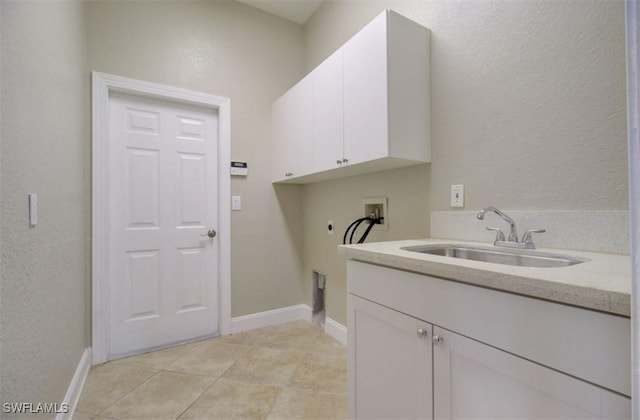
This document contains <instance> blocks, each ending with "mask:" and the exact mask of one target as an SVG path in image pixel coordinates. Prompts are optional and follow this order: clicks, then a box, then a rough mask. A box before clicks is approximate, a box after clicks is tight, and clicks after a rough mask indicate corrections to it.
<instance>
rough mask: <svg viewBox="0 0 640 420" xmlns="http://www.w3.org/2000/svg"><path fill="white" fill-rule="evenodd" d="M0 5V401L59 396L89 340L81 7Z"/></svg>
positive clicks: (71, 4) (72, 4) (51, 399)
mask: <svg viewBox="0 0 640 420" xmlns="http://www.w3.org/2000/svg"><path fill="white" fill-rule="evenodd" d="M0 10H1V13H0V14H1V18H0V19H1V24H0V27H1V39H2V45H1V57H2V61H1V73H2V81H1V89H2V99H1V106H2V123H1V125H2V137H1V138H0V159H1V160H0V182H1V185H0V188H1V194H0V214H1V215H2V217H1V218H0V230H1V232H2V233H1V236H2V242H1V243H0V258H1V261H2V262H1V264H0V275H1V281H2V284H1V288H2V290H1V292H0V320H1V326H0V342H1V343H2V348H1V349H0V402H33V403H38V402H41V403H45V402H50V403H51V402H61V401H62V398H63V397H64V395H65V392H66V390H67V388H68V387H69V383H70V381H71V378H72V376H73V373H74V371H75V369H76V366H77V365H78V362H79V361H80V357H81V356H82V352H83V351H84V349H85V347H87V346H88V345H89V342H88V340H87V339H86V337H87V336H86V323H87V322H88V319H89V318H88V314H87V313H86V311H85V290H86V288H87V287H88V279H87V277H86V265H85V261H86V259H85V257H86V252H87V251H86V250H85V233H86V232H85V230H84V225H85V220H84V219H85V206H84V199H85V197H86V194H87V192H88V188H87V185H86V183H85V179H84V173H83V168H84V151H85V150H86V149H85V144H86V141H87V138H86V137H85V133H86V131H85V128H86V127H85V118H84V117H85V115H86V112H87V110H86V108H85V95H86V94H87V91H86V89H85V84H86V83H84V77H85V74H84V73H83V71H84V51H85V48H84V47H85V46H84V32H83V31H84V27H83V20H82V18H83V8H82V4H81V3H79V2H23V1H4V0H3V1H2V2H1V3H0ZM31 192H33V193H36V194H38V199H39V209H38V225H37V226H36V227H34V228H29V223H28V221H29V218H28V201H27V196H28V193H31Z"/></svg>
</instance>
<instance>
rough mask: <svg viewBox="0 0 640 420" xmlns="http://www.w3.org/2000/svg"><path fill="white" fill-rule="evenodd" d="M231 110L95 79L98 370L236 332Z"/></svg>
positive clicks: (185, 94)
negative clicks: (145, 352)
mask: <svg viewBox="0 0 640 420" xmlns="http://www.w3.org/2000/svg"><path fill="white" fill-rule="evenodd" d="M229 111H230V110H229V100H228V99H227V98H221V97H217V96H212V95H206V94H201V93H197V92H191V91H187V90H183V89H178V88H172V87H168V86H163V85H157V84H152V83H147V82H140V81H136V80H131V79H125V78H121V77H117V76H111V75H106V74H101V73H93V157H92V162H93V171H92V172H93V182H92V185H93V194H92V196H93V197H92V208H93V210H92V215H93V234H92V243H93V253H92V277H93V285H92V286H93V287H92V293H93V310H92V312H93V322H92V326H93V331H92V335H93V343H92V346H93V363H94V364H96V363H102V362H104V361H106V360H107V358H108V357H112V356H116V357H117V356H118V355H126V354H131V353H133V352H135V351H136V350H142V349H148V348H157V347H162V346H165V345H167V344H172V343H178V342H182V341H186V340H189V339H192V338H196V337H202V336H207V335H213V334H215V333H217V332H218V331H219V332H220V333H221V334H223V335H225V334H228V333H229V331H230V255H229V250H230V247H229V244H230V240H229V229H230V227H229V226H230V223H229V161H230V157H229V148H230V147H229V126H230V121H229ZM160 126H162V132H163V134H162V135H159V134H158V133H159V132H160V130H159V129H157V127H160ZM207 135H211V136H213V138H212V139H206V140H207V141H205V139H204V137H203V136H207ZM111 137H113V139H110V138H111ZM216 138H217V139H216ZM209 140H216V141H215V142H211V141H209ZM110 142H111V144H110ZM114 142H115V143H114ZM160 143H162V146H161V147H160V146H159V144H160ZM160 148H163V149H164V150H163V153H160ZM207 159H208V160H209V161H211V163H212V164H211V165H208V166H207V165H205V162H206V160H207ZM207 168H210V169H212V171H211V170H207ZM207 184H208V185H207ZM182 187H187V188H182ZM160 201H162V204H163V205H161V203H160ZM167 202H171V203H172V205H166V204H165V203H167ZM210 229H215V230H216V232H217V235H216V237H215V238H209V237H208V236H200V235H206V234H207V231H208V230H210ZM134 278H137V281H135V282H132V281H131V280H132V279H134ZM174 279H178V281H174ZM216 280H217V281H216ZM110 284H111V286H110Z"/></svg>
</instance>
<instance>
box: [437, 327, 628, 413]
mask: <svg viewBox="0 0 640 420" xmlns="http://www.w3.org/2000/svg"><path fill="white" fill-rule="evenodd" d="M434 336H440V337H441V338H442V341H441V342H440V344H438V345H435V346H434V348H433V366H434V417H435V418H436V419H456V418H467V419H487V418H492V419H497V418H518V419H560V418H561V419H570V418H571V419H613V418H630V417H631V400H630V399H629V398H626V397H622V396H620V395H618V394H614V393H612V392H609V391H607V390H605V389H603V388H600V387H597V386H595V385H592V384H590V383H587V382H584V381H581V380H579V379H576V378H574V377H572V376H568V375H565V374H563V373H560V372H558V371H555V370H552V369H549V368H547V367H544V366H541V365H538V364H536V363H533V362H530V361H528V360H525V359H522V358H520V357H517V356H514V355H512V354H510V353H506V352H504V351H501V350H499V349H496V348H495V347H490V346H488V345H485V344H483V343H480V342H478V341H475V340H471V339H469V338H466V337H463V336H461V335H458V334H455V333H453V332H451V331H448V330H445V329H442V328H439V327H434ZM550 345H553V343H550Z"/></svg>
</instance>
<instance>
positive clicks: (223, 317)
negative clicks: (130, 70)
mask: <svg viewBox="0 0 640 420" xmlns="http://www.w3.org/2000/svg"><path fill="white" fill-rule="evenodd" d="M91 81H92V86H91V92H92V98H91V105H92V110H91V117H92V121H91V136H92V140H91V146H92V157H91V165H92V168H91V175H92V181H91V191H92V194H91V209H92V210H91V216H92V222H91V225H92V226H91V227H92V232H91V247H92V250H91V294H92V307H91V314H92V322H91V326H92V330H91V336H92V340H91V341H92V359H93V360H92V364H94V365H95V364H98V363H104V362H106V361H107V349H108V344H109V289H108V278H109V276H108V274H109V266H108V261H109V259H108V257H109V249H108V243H107V239H108V237H109V218H110V214H109V200H110V196H109V165H108V163H109V162H108V157H109V153H108V152H109V148H108V142H109V97H110V94H111V92H119V93H125V94H129V95H135V96H141V97H146V98H153V99H159V100H162V101H167V102H173V103H180V104H187V105H192V106H198V107H201V108H208V109H211V110H215V111H216V112H217V114H218V162H217V164H218V209H219V212H218V218H219V220H218V224H217V226H216V231H217V232H218V235H217V240H218V242H219V245H220V246H219V247H218V250H219V251H218V258H219V262H220V264H219V266H218V302H217V306H218V320H219V321H218V323H219V324H218V331H219V332H220V334H221V335H228V334H230V332H231V235H230V231H231V214H230V208H231V203H230V200H231V195H230V191H231V187H230V184H231V172H230V169H229V165H230V161H231V141H230V140H231V115H230V113H231V101H230V99H229V98H226V97H222V96H214V95H209V94H205V93H200V92H195V91H191V90H186V89H182V88H176V87H172V86H166V85H161V84H157V83H151V82H144V81H140V80H135V79H129V78H125V77H120V76H114V75H111V74H106V73H99V72H91Z"/></svg>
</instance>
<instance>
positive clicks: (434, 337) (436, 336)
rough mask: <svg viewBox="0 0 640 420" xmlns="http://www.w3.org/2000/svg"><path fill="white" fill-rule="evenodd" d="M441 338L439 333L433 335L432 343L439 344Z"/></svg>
mask: <svg viewBox="0 0 640 420" xmlns="http://www.w3.org/2000/svg"><path fill="white" fill-rule="evenodd" d="M443 340H444V339H443V338H442V336H441V335H438V334H436V335H434V336H433V344H435V345H436V346H439V345H440V344H442V341H443Z"/></svg>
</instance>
